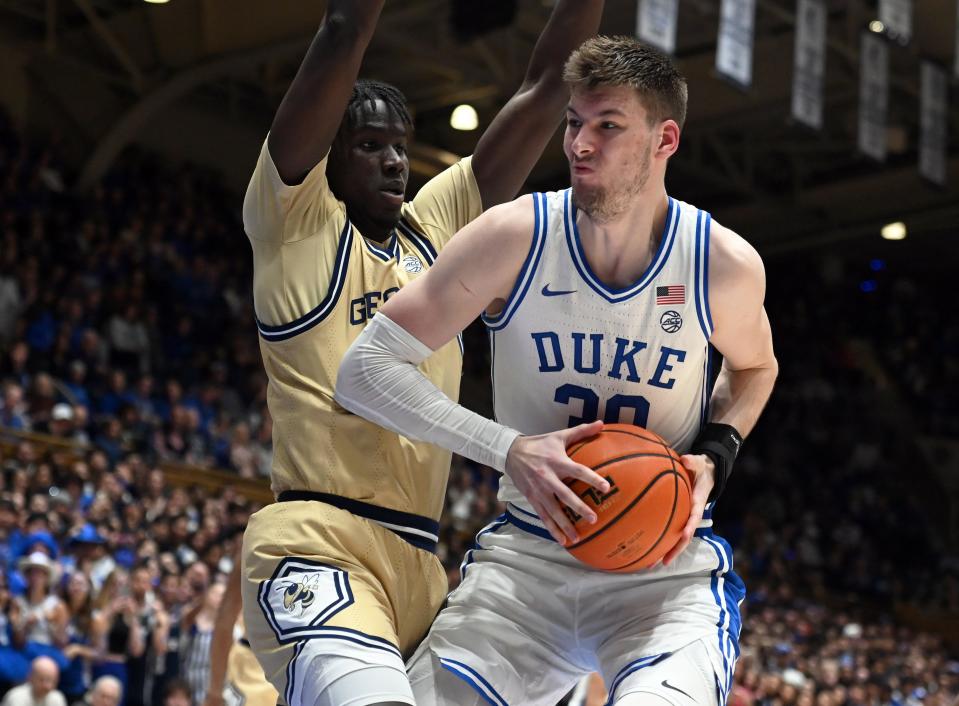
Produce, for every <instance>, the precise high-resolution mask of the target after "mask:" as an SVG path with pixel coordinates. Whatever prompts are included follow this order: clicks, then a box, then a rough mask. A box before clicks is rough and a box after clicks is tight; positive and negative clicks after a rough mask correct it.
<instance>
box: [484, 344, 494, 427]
mask: <svg viewBox="0 0 959 706" xmlns="http://www.w3.org/2000/svg"><path fill="white" fill-rule="evenodd" d="M486 335H487V337H488V338H489V380H490V391H491V394H490V397H491V398H492V399H491V400H490V401H491V402H492V403H493V421H494V422H495V421H496V334H495V333H494V332H493V331H490V330H489V329H486Z"/></svg>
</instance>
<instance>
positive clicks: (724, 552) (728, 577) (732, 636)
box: [704, 537, 746, 703]
mask: <svg viewBox="0 0 959 706" xmlns="http://www.w3.org/2000/svg"><path fill="white" fill-rule="evenodd" d="M704 541H705V542H707V543H708V544H709V546H711V547H712V548H713V550H714V551H715V552H716V557H717V558H718V559H719V566H718V567H716V569H714V570H713V571H712V573H711V574H710V582H709V585H710V589H711V590H712V592H713V598H714V599H715V601H716V605H717V606H718V607H719V619H718V620H717V622H716V628H717V638H718V640H719V652H720V654H722V656H723V671H724V680H723V683H722V684H721V685H720V686H721V690H722V696H723V698H722V700H721V702H722V703H725V701H726V698H727V697H728V695H729V690H730V689H731V688H732V682H733V672H734V670H735V668H736V659H737V658H738V657H739V632H740V629H741V625H742V621H741V617H740V613H739V604H740V603H741V602H742V600H743V598H744V597H745V595H746V588H745V586H744V585H743V582H742V579H740V578H739V576H737V575H736V574H735V573H734V572H733V570H732V568H733V556H732V549H730V547H729V544H727V543H726V541H725V540H724V539H722V538H720V537H712V538H706V539H705V540H704ZM720 582H721V584H720Z"/></svg>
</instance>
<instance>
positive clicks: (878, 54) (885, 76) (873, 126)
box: [859, 32, 889, 162]
mask: <svg viewBox="0 0 959 706" xmlns="http://www.w3.org/2000/svg"><path fill="white" fill-rule="evenodd" d="M888 105H889V47H888V46H887V44H886V42H885V41H884V40H883V39H882V38H881V37H880V36H879V35H878V34H873V33H872V32H863V33H862V41H861V43H860V47H859V149H860V150H861V151H862V152H863V153H864V154H867V155H869V156H870V157H872V158H873V159H875V160H878V161H880V162H884V161H885V160H886V110H887V108H888Z"/></svg>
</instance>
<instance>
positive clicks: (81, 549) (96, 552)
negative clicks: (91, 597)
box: [66, 522, 116, 592]
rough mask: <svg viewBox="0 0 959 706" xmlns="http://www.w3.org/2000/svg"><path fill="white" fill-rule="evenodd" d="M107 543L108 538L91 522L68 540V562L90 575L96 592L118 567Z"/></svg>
mask: <svg viewBox="0 0 959 706" xmlns="http://www.w3.org/2000/svg"><path fill="white" fill-rule="evenodd" d="M106 544H107V540H106V539H105V538H104V537H103V536H102V535H101V534H100V533H99V532H98V531H97V528H96V526H95V525H93V524H91V523H89V522H88V523H86V524H84V525H83V526H82V527H81V528H80V529H79V530H77V531H76V532H74V533H73V534H72V535H70V541H69V542H67V554H68V557H67V559H66V562H67V563H68V564H72V565H73V566H75V567H76V568H77V569H78V570H80V571H83V572H84V573H85V574H86V575H87V576H89V577H90V582H91V583H92V584H93V588H94V591H95V592H96V591H99V590H100V588H101V587H102V586H103V584H104V582H105V581H106V579H107V577H108V576H109V575H110V574H111V573H112V572H113V570H114V569H115V568H116V561H114V559H113V557H111V556H110V555H109V553H108V552H107V546H106Z"/></svg>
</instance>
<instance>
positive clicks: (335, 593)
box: [257, 557, 353, 643]
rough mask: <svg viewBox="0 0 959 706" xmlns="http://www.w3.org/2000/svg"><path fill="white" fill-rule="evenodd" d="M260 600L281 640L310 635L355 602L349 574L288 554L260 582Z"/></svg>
mask: <svg viewBox="0 0 959 706" xmlns="http://www.w3.org/2000/svg"><path fill="white" fill-rule="evenodd" d="M257 602H258V603H259V605H260V609H261V610H262V611H263V614H264V616H265V617H266V619H267V622H268V623H269V624H270V627H271V628H272V629H273V632H274V634H275V635H276V639H277V640H278V641H279V642H280V643H285V642H293V641H295V640H298V639H302V638H303V637H305V636H307V635H308V634H309V633H310V632H311V631H312V630H313V629H314V628H316V627H318V626H320V625H322V624H323V623H325V622H326V621H327V620H329V619H330V618H332V617H333V616H334V615H336V614H337V613H339V612H340V611H341V610H343V609H344V608H346V607H347V606H349V605H351V604H352V603H353V591H352V589H351V588H350V577H349V575H348V574H347V573H346V572H345V571H343V570H342V569H338V568H336V567H334V566H328V565H326V564H321V563H319V562H316V561H312V560H310V559H299V558H296V557H285V558H284V559H283V561H281V562H280V564H279V565H278V566H277V567H276V571H274V572H273V578H271V579H270V580H269V581H263V582H262V583H261V584H260V590H259V594H258V596H257Z"/></svg>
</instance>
